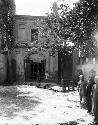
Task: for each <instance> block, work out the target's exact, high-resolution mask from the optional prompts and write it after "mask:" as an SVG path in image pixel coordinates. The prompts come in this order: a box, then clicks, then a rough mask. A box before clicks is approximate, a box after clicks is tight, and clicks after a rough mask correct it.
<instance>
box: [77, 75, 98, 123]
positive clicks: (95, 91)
mask: <svg viewBox="0 0 98 125" xmlns="http://www.w3.org/2000/svg"><path fill="white" fill-rule="evenodd" d="M78 92H79V96H80V104H82V103H83V104H85V105H86V108H87V110H88V113H90V114H92V115H94V122H95V124H96V125H98V99H97V98H98V76H96V75H95V74H93V73H92V74H91V75H90V76H89V78H88V81H85V80H84V76H83V75H80V76H79V82H78Z"/></svg>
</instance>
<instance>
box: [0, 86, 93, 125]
mask: <svg viewBox="0 0 98 125" xmlns="http://www.w3.org/2000/svg"><path fill="white" fill-rule="evenodd" d="M58 88H59V87H58ZM92 121H93V116H91V115H90V114H88V113H87V110H86V109H84V108H83V107H81V106H80V104H79V96H78V92H77V91H70V92H65V93H63V92H55V91H53V90H48V89H42V88H37V87H36V86H30V85H18V86H0V125H35V124H36V125H68V124H69V123H70V125H88V124H89V123H91V122H92ZM65 123H66V124H65ZM67 123H68V124H67Z"/></svg>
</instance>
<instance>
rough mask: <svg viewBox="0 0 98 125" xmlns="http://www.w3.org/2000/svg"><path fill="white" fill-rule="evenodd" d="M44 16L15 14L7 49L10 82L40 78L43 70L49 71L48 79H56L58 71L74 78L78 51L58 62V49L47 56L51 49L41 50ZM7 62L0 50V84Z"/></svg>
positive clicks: (43, 75)
mask: <svg viewBox="0 0 98 125" xmlns="http://www.w3.org/2000/svg"><path fill="white" fill-rule="evenodd" d="M44 19H45V17H42V16H25V15H24V16H23V15H15V29H14V33H15V42H14V47H13V49H12V50H11V52H10V55H11V60H10V64H11V67H10V68H11V72H10V73H11V74H10V76H11V81H12V82H16V81H17V82H30V81H38V80H41V81H44V80H45V73H46V72H48V74H49V79H48V80H49V81H55V82H58V79H61V75H62V73H63V78H64V79H67V78H68V76H71V77H74V74H75V70H76V67H77V65H78V62H79V58H78V52H77V51H78V50H77V51H76V50H75V51H73V53H72V54H71V56H69V57H67V56H64V57H63V63H61V62H60V60H61V59H62V58H61V57H62V55H60V54H58V52H55V53H54V55H51V49H46V50H43V49H41V43H45V42H46V39H45V38H44V37H42V28H43V27H44V26H45V24H44ZM0 39H1V37H0ZM50 39H51V41H50V42H53V41H52V40H53V39H52V38H50ZM0 41H1V40H0ZM34 45H38V47H39V49H36V47H35V46H34ZM38 47H37V48H38ZM68 60H69V61H68ZM7 63H8V61H7V54H6V53H2V51H0V82H1V83H2V82H5V81H6V80H7V77H8V76H9V75H8V73H9V72H8V71H7V69H8V67H7V66H8V65H7ZM62 67H63V68H62ZM68 67H69V68H68ZM69 69H70V71H69ZM61 70H62V71H61ZM58 75H59V76H58Z"/></svg>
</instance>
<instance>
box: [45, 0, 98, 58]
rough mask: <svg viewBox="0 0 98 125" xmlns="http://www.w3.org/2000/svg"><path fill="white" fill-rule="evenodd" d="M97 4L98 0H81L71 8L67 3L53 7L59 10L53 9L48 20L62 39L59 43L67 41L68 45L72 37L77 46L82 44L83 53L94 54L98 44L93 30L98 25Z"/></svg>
mask: <svg viewBox="0 0 98 125" xmlns="http://www.w3.org/2000/svg"><path fill="white" fill-rule="evenodd" d="M97 6H98V0H92V1H90V0H80V1H79V2H78V3H76V4H75V6H74V8H73V9H71V10H69V7H68V6H67V5H66V4H61V5H60V7H58V8H57V9H53V10H55V11H57V12H54V11H52V12H51V13H50V14H48V18H47V21H46V22H47V24H48V26H49V28H50V29H51V32H52V33H53V34H54V36H55V38H59V39H60V40H59V41H57V43H58V44H59V45H61V44H62V42H65V45H67V39H70V40H71V41H72V42H73V43H74V45H75V47H77V48H78V47H79V46H80V48H81V50H82V53H83V54H84V53H85V55H86V56H88V55H94V53H95V48H96V46H95V44H94V39H93V32H94V30H96V27H97V20H98V14H97V13H98V8H97ZM55 7H57V6H56V5H55ZM61 41H62V42H61ZM58 44H56V45H58ZM66 48H67V46H66Z"/></svg>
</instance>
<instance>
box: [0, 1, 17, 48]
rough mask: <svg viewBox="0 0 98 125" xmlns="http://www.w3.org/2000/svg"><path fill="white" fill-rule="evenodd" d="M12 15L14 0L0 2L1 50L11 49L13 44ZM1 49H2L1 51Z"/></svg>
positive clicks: (13, 12)
mask: <svg viewBox="0 0 98 125" xmlns="http://www.w3.org/2000/svg"><path fill="white" fill-rule="evenodd" d="M14 14H15V3H14V0H1V1H0V31H1V34H2V44H3V48H4V47H7V48H8V49H11V47H12V44H13V42H14V33H13V30H14ZM3 48H2V49H3Z"/></svg>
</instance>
